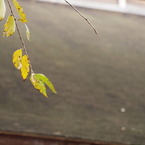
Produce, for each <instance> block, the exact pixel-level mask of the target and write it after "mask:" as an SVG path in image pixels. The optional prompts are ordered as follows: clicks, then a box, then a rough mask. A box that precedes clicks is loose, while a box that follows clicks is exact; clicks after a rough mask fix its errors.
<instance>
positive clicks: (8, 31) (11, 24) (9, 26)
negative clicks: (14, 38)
mask: <svg viewBox="0 0 145 145" xmlns="http://www.w3.org/2000/svg"><path fill="white" fill-rule="evenodd" d="M15 28H16V25H15V20H14V17H13V16H9V17H8V18H7V21H6V23H5V25H4V32H3V36H6V37H8V36H11V35H12V34H13V33H14V32H15Z"/></svg>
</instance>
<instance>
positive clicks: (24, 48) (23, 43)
mask: <svg viewBox="0 0 145 145" xmlns="http://www.w3.org/2000/svg"><path fill="white" fill-rule="evenodd" d="M7 2H8V5H9V8H10V11H11V15H12V16H13V17H14V20H15V23H16V29H17V32H18V35H19V38H20V40H21V43H22V45H23V50H24V51H25V54H26V55H27V56H28V58H29V55H28V52H27V49H26V46H25V42H24V40H23V37H22V35H21V32H20V29H19V26H18V23H17V19H16V17H15V15H14V13H13V9H12V7H11V4H10V2H9V0H7ZM29 64H30V69H31V72H32V73H33V69H32V65H31V62H30V60H29Z"/></svg>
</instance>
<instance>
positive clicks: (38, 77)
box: [35, 74, 57, 94]
mask: <svg viewBox="0 0 145 145" xmlns="http://www.w3.org/2000/svg"><path fill="white" fill-rule="evenodd" d="M35 77H37V79H39V80H40V81H42V82H43V83H44V84H46V85H47V86H48V87H49V89H50V90H51V91H52V92H53V93H55V94H56V93H57V92H56V90H55V88H54V85H53V84H52V83H51V81H50V80H49V79H48V78H47V77H46V76H45V75H43V74H35Z"/></svg>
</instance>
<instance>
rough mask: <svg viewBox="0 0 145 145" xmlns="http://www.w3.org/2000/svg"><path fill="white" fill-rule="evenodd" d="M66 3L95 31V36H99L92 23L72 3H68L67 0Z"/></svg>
mask: <svg viewBox="0 0 145 145" xmlns="http://www.w3.org/2000/svg"><path fill="white" fill-rule="evenodd" d="M65 2H66V3H67V4H68V5H70V6H71V7H72V8H73V9H74V10H75V11H76V12H77V13H78V14H79V15H80V16H81V17H82V18H83V19H84V20H86V22H87V23H88V24H89V25H90V26H91V27H92V29H93V30H94V32H95V34H98V32H97V30H96V28H95V27H94V26H93V25H92V23H91V22H90V21H89V20H88V19H87V18H86V17H85V16H84V15H83V14H82V13H81V12H80V11H79V10H78V9H77V8H76V7H74V6H73V5H72V4H71V3H70V2H68V1H67V0H65Z"/></svg>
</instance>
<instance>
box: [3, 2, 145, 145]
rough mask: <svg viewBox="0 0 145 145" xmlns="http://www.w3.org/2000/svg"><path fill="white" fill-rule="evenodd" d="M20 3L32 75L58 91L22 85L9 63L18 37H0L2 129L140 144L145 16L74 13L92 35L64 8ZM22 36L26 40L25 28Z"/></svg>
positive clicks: (144, 108)
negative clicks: (41, 76) (28, 33)
mask: <svg viewBox="0 0 145 145" xmlns="http://www.w3.org/2000/svg"><path fill="white" fill-rule="evenodd" d="M20 2H21V4H22V5H23V7H24V10H25V13H26V14H27V17H28V19H29V23H28V26H29V28H30V31H31V41H30V42H28V41H27V40H25V41H26V47H27V49H28V52H29V54H30V60H31V62H32V65H33V68H34V71H35V72H36V73H37V72H38V73H43V74H45V75H46V76H48V77H49V79H50V80H51V81H52V82H53V84H54V85H55V87H56V89H57V92H58V94H57V95H54V94H52V93H51V92H50V91H49V90H48V94H49V98H48V99H46V98H45V97H43V96H42V95H41V94H40V93H39V92H38V91H37V90H35V89H34V88H33V86H32V85H31V84H30V82H29V79H28V80H26V81H25V82H23V81H22V79H21V77H20V73H19V72H18V71H17V70H16V69H15V68H14V67H13V64H12V62H11V56H12V54H13V52H14V51H15V50H16V49H19V48H21V47H22V46H21V43H20V40H19V38H18V36H17V34H14V35H13V36H12V37H10V38H2V37H1V39H0V66H1V70H0V77H1V78H0V79H1V81H0V130H4V131H6V130H8V131H15V132H26V133H37V134H45V135H58V136H65V137H72V138H81V139H91V140H101V141H108V142H112V141H113V142H121V143H128V144H136V145H138V144H140V145H141V144H145V137H144V134H145V125H144V123H145V121H144V119H145V113H144V111H145V98H144V96H145V57H144V56H145V41H144V40H145V25H144V24H145V19H144V18H143V17H137V16H131V15H121V14H117V13H108V12H102V11H95V10H87V9H80V10H81V12H82V13H83V14H85V15H86V16H87V17H88V18H89V19H90V20H91V21H92V22H93V24H94V26H96V28H97V30H98V31H99V35H98V36H97V37H96V35H95V34H94V32H93V31H92V29H91V28H90V27H89V26H88V24H87V23H86V22H85V21H84V20H83V19H82V18H81V17H80V16H79V15H78V14H77V13H75V12H74V11H73V10H72V9H71V8H70V7H68V6H60V5H53V4H48V3H40V2H39V3H33V2H28V1H23V2H22V1H20ZM3 23H4V21H2V22H1V23H0V25H1V26H0V27H2V26H3ZM19 25H21V23H19ZM21 31H22V34H23V37H24V38H25V32H24V31H25V30H24V29H23V25H22V27H21ZM123 108H124V109H123ZM124 111H125V112H124Z"/></svg>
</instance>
